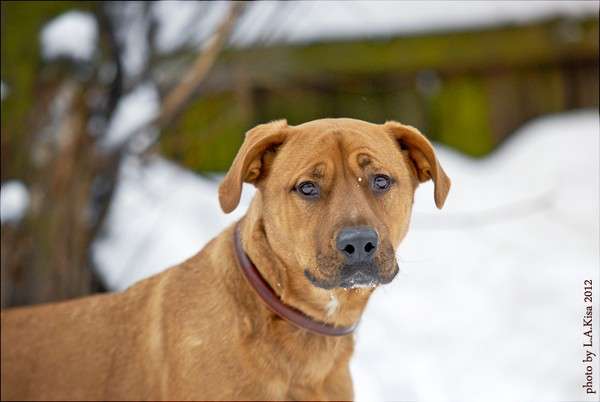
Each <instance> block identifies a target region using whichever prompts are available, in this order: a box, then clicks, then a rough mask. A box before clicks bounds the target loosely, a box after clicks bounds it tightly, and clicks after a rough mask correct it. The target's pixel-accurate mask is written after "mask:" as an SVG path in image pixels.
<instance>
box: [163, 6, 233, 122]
mask: <svg viewBox="0 0 600 402" xmlns="http://www.w3.org/2000/svg"><path fill="white" fill-rule="evenodd" d="M243 6H244V4H243V3H242V2H233V3H231V5H230V6H229V11H228V13H227V15H226V17H225V18H224V19H223V21H222V22H221V24H220V25H219V27H218V28H217V30H216V31H215V32H214V33H213V35H212V36H211V37H210V38H209V39H208V45H207V46H206V48H205V49H204V51H203V52H201V53H200V54H199V56H198V58H197V59H196V61H195V62H194V65H193V66H192V67H191V68H190V70H188V72H187V73H186V75H185V77H184V78H183V79H182V80H181V82H180V83H179V85H177V86H176V87H175V88H174V89H173V90H172V91H171V92H170V93H169V94H168V95H167V96H166V97H165V100H164V102H163V104H162V107H161V113H160V116H159V117H158V120H157V123H158V124H157V125H158V126H159V127H161V128H164V127H166V126H168V125H169V124H170V123H171V121H172V120H173V119H174V118H175V117H176V116H177V115H178V114H179V113H180V112H181V111H182V110H183V109H184V108H185V107H186V106H187V103H188V102H189V100H190V99H191V97H192V95H193V93H194V92H195V91H196V90H197V89H198V87H199V86H200V84H201V83H202V81H203V80H204V78H205V77H206V76H207V74H208V72H209V71H210V69H211V67H212V66H213V65H214V63H215V61H216V59H217V56H218V55H219V53H220V52H221V50H222V48H223V46H224V44H225V42H226V41H227V39H228V38H229V35H230V34H231V31H232V29H233V27H234V25H235V22H236V21H237V19H238V17H239V15H240V14H241V11H242V8H243Z"/></svg>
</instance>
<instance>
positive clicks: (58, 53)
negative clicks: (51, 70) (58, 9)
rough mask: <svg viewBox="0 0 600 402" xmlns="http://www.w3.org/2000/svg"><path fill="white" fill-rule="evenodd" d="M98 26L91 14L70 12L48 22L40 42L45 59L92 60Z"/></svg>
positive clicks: (43, 29)
mask: <svg viewBox="0 0 600 402" xmlns="http://www.w3.org/2000/svg"><path fill="white" fill-rule="evenodd" d="M97 40H98V25H97V23H96V19H95V18H94V16H93V15H92V14H90V13H86V12H81V11H69V12H66V13H64V14H61V15H59V16H58V17H56V18H54V19H53V20H51V21H50V22H48V23H47V24H46V25H45V26H44V27H43V28H42V31H41V34H40V42H41V46H42V55H43V57H44V58H45V59H47V60H50V59H55V58H58V57H70V58H73V59H76V60H90V59H91V58H92V56H93V55H94V52H95V50H96V42H97Z"/></svg>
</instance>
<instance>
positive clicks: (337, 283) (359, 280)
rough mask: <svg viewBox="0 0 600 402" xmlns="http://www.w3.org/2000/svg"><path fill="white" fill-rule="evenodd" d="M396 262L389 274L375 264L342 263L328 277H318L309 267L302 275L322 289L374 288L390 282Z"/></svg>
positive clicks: (396, 267) (393, 275) (396, 268)
mask: <svg viewBox="0 0 600 402" xmlns="http://www.w3.org/2000/svg"><path fill="white" fill-rule="evenodd" d="M398 270H399V269H398V264H397V263H394V268H393V269H392V270H390V272H389V274H388V273H385V272H383V273H382V270H381V269H379V267H378V266H377V265H376V264H368V265H358V266H357V265H343V266H342V267H341V268H340V269H337V270H335V272H336V274H335V275H332V276H331V277H329V278H319V277H317V276H316V275H314V274H313V273H312V272H311V271H310V270H309V269H305V270H304V276H306V278H307V279H308V280H309V281H310V282H311V283H312V284H313V285H315V286H316V287H319V288H322V289H333V288H343V289H357V288H375V287H377V286H378V285H383V284H386V283H390V282H391V281H392V279H394V277H395V276H396V274H397V273H398Z"/></svg>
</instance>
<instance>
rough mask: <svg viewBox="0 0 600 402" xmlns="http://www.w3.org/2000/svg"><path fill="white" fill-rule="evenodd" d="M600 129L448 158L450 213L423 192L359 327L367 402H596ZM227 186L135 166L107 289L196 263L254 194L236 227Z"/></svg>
mask: <svg viewBox="0 0 600 402" xmlns="http://www.w3.org/2000/svg"><path fill="white" fill-rule="evenodd" d="M599 132H600V127H599V120H598V112H597V111H595V110H594V111H589V110H587V111H578V112H571V113H565V114H560V115H554V116H548V117H544V118H541V119H537V120H534V121H532V122H530V123H529V124H527V125H525V126H524V127H522V128H521V129H520V130H518V131H517V132H515V133H514V135H513V136H512V138H511V139H510V140H508V141H507V142H506V143H505V144H503V146H502V147H501V148H500V149H499V150H497V151H496V152H495V153H494V154H492V155H491V156H489V157H488V158H485V159H481V160H473V159H470V158H468V157H465V156H463V155H461V154H458V153H456V152H454V151H452V150H450V149H447V148H445V147H443V146H439V145H438V146H436V149H437V150H438V157H439V159H440V160H441V162H442V164H443V166H444V168H445V170H446V171H447V172H448V175H449V176H450V177H451V178H452V180H453V187H452V190H451V192H450V195H449V197H448V200H447V204H446V206H445V207H444V209H443V210H442V211H438V210H437V209H436V208H435V206H434V202H433V187H432V185H431V184H429V183H427V184H424V185H423V186H422V187H421V188H419V190H418V191H417V194H416V199H415V207H414V216H413V221H412V223H411V230H410V231H409V234H408V235H407V237H406V239H405V240H404V241H403V242H402V244H401V246H400V248H399V251H398V259H399V265H400V270H401V272H400V274H399V276H398V277H397V278H396V279H395V280H394V281H393V282H392V283H391V284H389V285H386V286H384V287H382V288H381V289H378V290H377V291H376V292H375V294H374V296H373V297H372V299H371V301H370V302H369V305H368V307H367V310H366V311H365V314H364V316H363V319H362V322H361V324H360V326H359V328H358V332H357V336H356V340H357V344H356V350H355V355H354V358H353V360H352V362H351V371H352V374H353V378H354V384H355V392H356V397H357V400H368V401H377V400H442V401H444V400H452V401H454V400H461V401H480V400H486V401H496V400H498V401H505V400H523V401H525V400H544V401H558V400H586V397H585V394H584V393H583V392H582V388H581V384H582V383H583V379H584V377H583V371H584V369H585V368H584V366H583V364H582V362H581V359H582V354H583V348H582V340H583V338H582V332H583V331H582V321H581V317H582V315H583V308H584V307H583V306H584V305H583V299H582V293H583V280H584V279H593V280H594V283H600V277H599V272H598V267H599V264H600V255H599V249H598V244H599V241H600V236H599V219H600V216H599V207H598V206H599V193H600V173H599V169H598V167H599V165H600V160H599V147H600V142H599ZM218 182H219V177H218V176H211V177H202V176H198V175H195V174H193V173H191V172H188V171H186V170H184V169H182V168H181V167H179V166H177V165H175V164H173V163H171V162H168V161H165V160H162V159H160V158H154V159H151V160H150V161H149V162H148V163H146V164H142V163H141V162H139V161H137V160H136V159H133V158H132V159H129V160H128V161H127V163H126V164H125V166H124V167H123V169H122V171H121V184H120V187H119V188H118V189H117V192H116V195H115V197H116V198H115V200H114V203H113V206H112V210H111V211H110V214H109V217H108V222H107V225H106V229H105V233H104V237H102V238H101V239H99V240H98V241H97V242H96V243H95V246H94V258H95V259H96V262H97V263H98V266H99V269H100V272H101V274H102V275H103V277H104V278H105V279H106V281H107V283H108V285H109V286H110V287H111V288H112V289H124V288H126V287H127V286H129V285H130V284H132V283H134V282H135V281H137V280H139V279H141V278H144V277H147V276H149V275H152V274H154V273H156V272H159V271H161V270H162V269H164V268H167V267H168V266H170V265H172V264H176V263H178V262H180V261H182V260H184V259H185V258H187V257H189V256H191V255H193V254H195V253H196V252H197V251H198V250H199V249H200V248H201V247H202V246H203V245H204V244H205V243H206V242H207V241H208V240H209V239H211V238H212V237H213V236H215V235H216V234H218V233H219V232H220V231H221V230H222V229H223V228H224V227H225V226H227V225H228V224H230V223H231V222H233V221H234V220H236V219H238V218H239V217H240V216H241V215H242V214H243V213H244V210H245V209H246V207H247V206H248V204H249V201H250V199H251V197H252V195H253V193H254V190H253V189H252V188H251V187H249V186H245V188H244V192H243V196H242V202H241V205H240V207H238V209H236V211H235V212H234V213H233V214H230V215H225V214H223V213H222V212H221V210H220V208H219V205H218V200H217V186H218ZM597 289H598V287H597V286H596V287H595V296H594V297H595V298H598V297H600V294H598V290H597ZM598 341H600V340H599V339H598V338H597V331H596V336H595V339H594V345H598ZM595 352H596V353H599V352H600V351H599V350H598V347H597V346H596V348H595ZM596 362H597V360H596ZM594 370H595V372H596V373H598V372H600V367H598V365H597V363H596V366H595V368H594Z"/></svg>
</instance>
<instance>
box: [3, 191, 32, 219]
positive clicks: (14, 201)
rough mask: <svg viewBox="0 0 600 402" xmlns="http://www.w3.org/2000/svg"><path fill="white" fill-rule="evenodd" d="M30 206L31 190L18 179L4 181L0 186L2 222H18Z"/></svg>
mask: <svg viewBox="0 0 600 402" xmlns="http://www.w3.org/2000/svg"><path fill="white" fill-rule="evenodd" d="M28 207H29V191H28V190H27V187H25V185H24V184H23V183H22V182H20V181H17V180H10V181H6V182H4V183H2V186H1V187H0V223H2V224H4V223H17V222H19V221H20V220H21V218H23V216H24V215H25V212H26V211H27V208H28Z"/></svg>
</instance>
